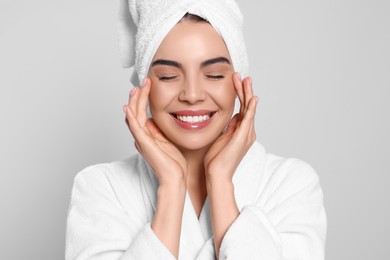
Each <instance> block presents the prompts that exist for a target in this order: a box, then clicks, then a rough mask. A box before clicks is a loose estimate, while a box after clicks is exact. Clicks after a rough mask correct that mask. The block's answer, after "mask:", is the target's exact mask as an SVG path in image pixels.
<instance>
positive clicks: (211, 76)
mask: <svg viewBox="0 0 390 260" xmlns="http://www.w3.org/2000/svg"><path fill="white" fill-rule="evenodd" d="M206 77H207V78H209V79H224V78H225V76H223V75H206Z"/></svg>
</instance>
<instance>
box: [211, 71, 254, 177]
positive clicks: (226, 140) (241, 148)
mask: <svg viewBox="0 0 390 260" xmlns="http://www.w3.org/2000/svg"><path fill="white" fill-rule="evenodd" d="M233 84H234V88H235V90H236V92H237V95H238V98H239V100H240V104H241V105H240V112H239V113H238V114H236V115H234V117H233V118H232V119H231V121H230V123H229V125H228V127H227V129H226V131H225V132H224V133H223V134H222V135H221V136H219V137H218V138H217V139H216V140H215V142H214V143H213V145H212V146H211V147H210V149H209V151H208V152H207V154H206V156H205V159H204V164H205V170H206V178H207V179H208V180H211V179H213V180H214V179H216V178H218V179H220V178H222V179H223V180H226V181H231V180H232V178H233V174H234V172H235V170H236V168H237V167H238V165H239V163H240V162H241V160H242V158H243V157H244V156H245V154H246V152H247V151H248V149H249V148H250V147H251V146H252V144H253V142H254V141H255V140H256V133H255V128H254V120H255V112H256V106H257V101H258V97H256V96H253V90H252V80H251V78H249V77H247V78H245V79H244V80H243V81H241V78H240V76H239V74H238V73H234V75H233Z"/></svg>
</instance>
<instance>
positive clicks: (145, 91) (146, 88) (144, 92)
mask: <svg viewBox="0 0 390 260" xmlns="http://www.w3.org/2000/svg"><path fill="white" fill-rule="evenodd" d="M150 85H151V81H150V80H149V79H148V78H145V80H144V82H143V86H142V88H141V91H140V95H139V99H138V105H137V111H138V114H137V117H138V121H139V122H140V124H141V125H145V122H146V119H147V114H146V108H147V105H148V98H149V93H150Z"/></svg>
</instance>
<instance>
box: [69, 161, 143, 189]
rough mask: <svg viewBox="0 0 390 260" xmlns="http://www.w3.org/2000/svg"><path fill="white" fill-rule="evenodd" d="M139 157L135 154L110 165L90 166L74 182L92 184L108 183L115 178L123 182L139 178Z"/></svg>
mask: <svg viewBox="0 0 390 260" xmlns="http://www.w3.org/2000/svg"><path fill="white" fill-rule="evenodd" d="M138 162H139V155H138V154H134V155H132V156H130V157H128V158H125V159H121V160H117V161H112V162H108V163H98V164H93V165H89V166H87V167H85V168H83V169H81V170H80V171H79V172H78V173H77V174H76V175H75V177H74V181H75V182H76V181H78V180H79V179H83V180H88V181H91V182H98V181H107V180H109V179H111V178H113V177H115V178H117V179H120V180H121V181H122V180H123V181H126V180H132V179H137V178H139V173H138Z"/></svg>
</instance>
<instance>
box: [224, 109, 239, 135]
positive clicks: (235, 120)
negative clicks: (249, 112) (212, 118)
mask: <svg viewBox="0 0 390 260" xmlns="http://www.w3.org/2000/svg"><path fill="white" fill-rule="evenodd" d="M238 115H239V114H235V115H234V116H233V117H232V119H231V120H230V122H229V125H228V126H227V128H226V132H225V133H226V134H231V133H233V132H234V131H235V130H236V128H237V123H238Z"/></svg>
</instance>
